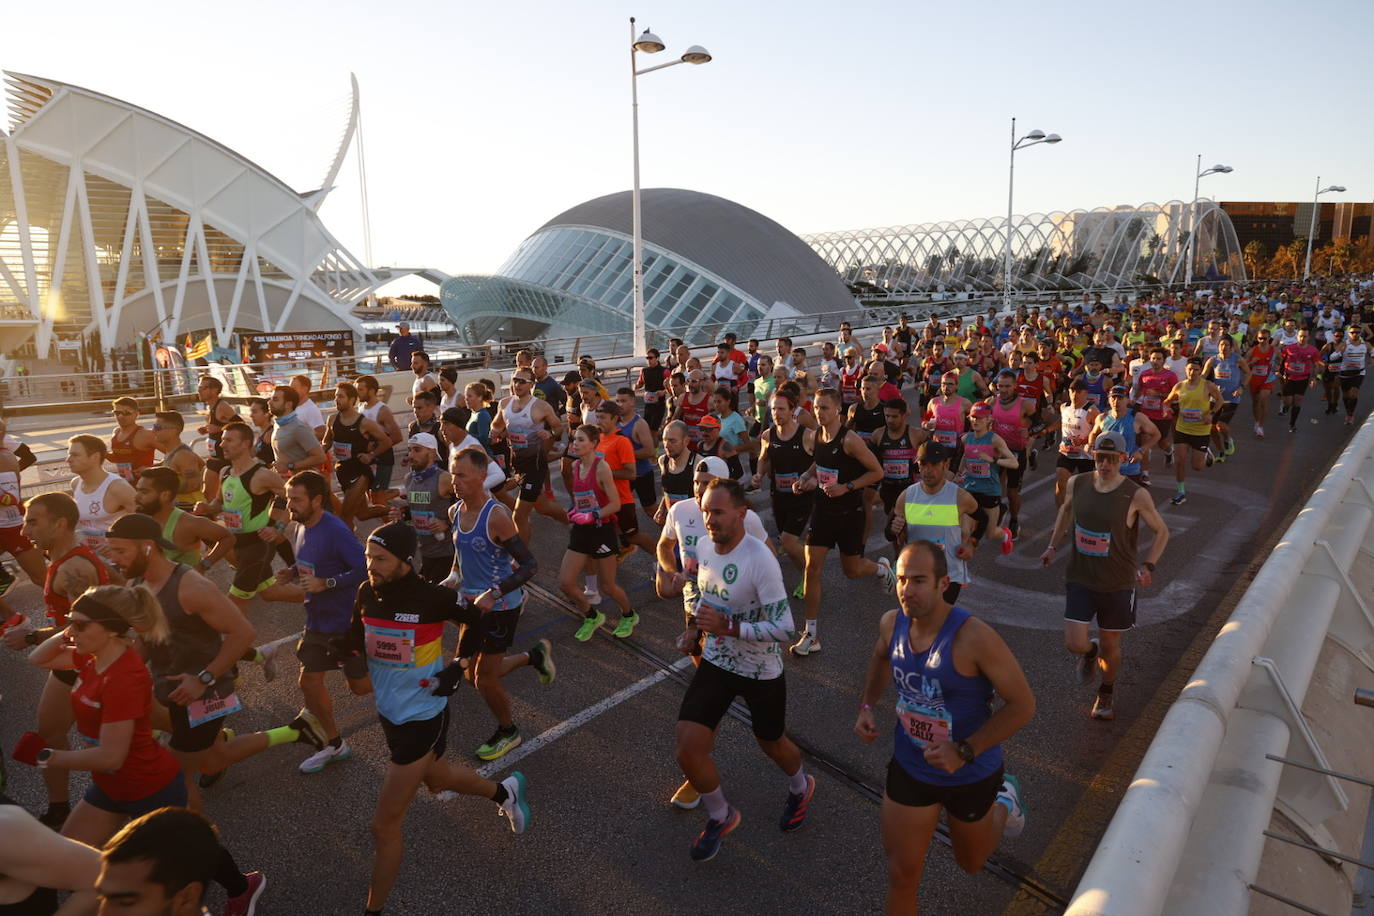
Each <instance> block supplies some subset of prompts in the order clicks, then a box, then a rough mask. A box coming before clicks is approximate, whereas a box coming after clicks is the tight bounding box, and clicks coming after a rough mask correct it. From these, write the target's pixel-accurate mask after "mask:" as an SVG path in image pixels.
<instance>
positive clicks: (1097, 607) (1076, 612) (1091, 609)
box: [1064, 582, 1135, 633]
mask: <svg viewBox="0 0 1374 916" xmlns="http://www.w3.org/2000/svg"><path fill="white" fill-rule="evenodd" d="M1064 591H1065V599H1064V619H1065V620H1072V621H1074V622H1076V623H1092V622H1093V618H1094V617H1096V618H1097V628H1098V629H1099V630H1106V631H1108V632H1112V633H1121V632H1124V631H1126V630H1129V629H1131V627H1133V626H1135V589H1133V588H1123V589H1118V590H1117V591H1114V592H1095V591H1093V590H1092V589H1090V588H1087V587H1086V586H1083V585H1078V584H1077V583H1074V582H1068V583H1066V584H1065V585H1064Z"/></svg>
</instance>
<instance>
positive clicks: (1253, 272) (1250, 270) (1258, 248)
mask: <svg viewBox="0 0 1374 916" xmlns="http://www.w3.org/2000/svg"><path fill="white" fill-rule="evenodd" d="M1265 254H1266V252H1265V250H1264V243H1263V242H1261V241H1260V240H1259V239H1251V240H1250V241H1248V242H1246V243H1245V252H1244V258H1245V272H1246V273H1247V274H1249V276H1250V278H1251V279H1254V278H1256V277H1258V276H1260V267H1261V265H1263V264H1264V257H1265Z"/></svg>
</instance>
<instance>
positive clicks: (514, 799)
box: [497, 770, 530, 833]
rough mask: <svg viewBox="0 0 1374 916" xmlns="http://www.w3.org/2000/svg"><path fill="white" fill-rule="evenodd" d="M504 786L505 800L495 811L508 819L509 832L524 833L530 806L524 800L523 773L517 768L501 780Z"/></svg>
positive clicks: (528, 820) (528, 819)
mask: <svg viewBox="0 0 1374 916" xmlns="http://www.w3.org/2000/svg"><path fill="white" fill-rule="evenodd" d="M501 785H503V786H505V787H506V800H505V801H503V802H501V807H500V809H499V810H498V811H497V813H498V814H499V815H500V816H501V817H504V818H506V819H507V820H508V821H510V829H511V833H524V832H525V827H526V826H527V825H528V824H529V822H530V806H529V803H528V802H526V801H525V774H524V773H521V772H519V771H518V770H517V771H516V772H514V773H512V774H510V776H508V777H506V778H505V779H504V780H502V781H501Z"/></svg>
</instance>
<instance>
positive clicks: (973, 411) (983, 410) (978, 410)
mask: <svg viewBox="0 0 1374 916" xmlns="http://www.w3.org/2000/svg"><path fill="white" fill-rule="evenodd" d="M968 415H969V416H970V417H990V416H992V408H991V407H989V406H988V405H986V404H984V403H982V402H981V401H980V402H978V403H977V404H974V405H973V406H972V407H970V408H969V412H968Z"/></svg>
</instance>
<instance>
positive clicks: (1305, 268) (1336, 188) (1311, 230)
mask: <svg viewBox="0 0 1374 916" xmlns="http://www.w3.org/2000/svg"><path fill="white" fill-rule="evenodd" d="M1344 190H1345V186H1344V185H1339V184H1333V185H1332V186H1331V187H1329V188H1323V187H1322V176H1320V175H1318V176H1317V192H1316V193H1315V194H1313V195H1312V222H1311V223H1310V224H1309V225H1308V227H1307V260H1306V261H1304V262H1303V265H1302V278H1303V279H1304V280H1306V279H1307V277H1308V275H1310V274H1311V273H1312V239H1313V238H1314V237H1315V236H1316V234H1317V207H1318V206H1319V205H1318V203H1317V198H1318V197H1321V196H1322V195H1323V194H1326V193H1328V192H1331V193H1334V194H1340V193H1341V192H1342V191H1344Z"/></svg>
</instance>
